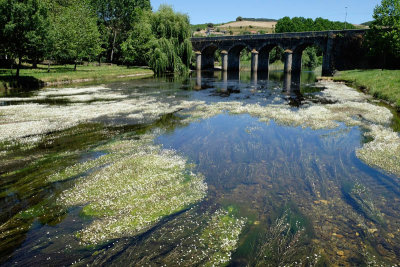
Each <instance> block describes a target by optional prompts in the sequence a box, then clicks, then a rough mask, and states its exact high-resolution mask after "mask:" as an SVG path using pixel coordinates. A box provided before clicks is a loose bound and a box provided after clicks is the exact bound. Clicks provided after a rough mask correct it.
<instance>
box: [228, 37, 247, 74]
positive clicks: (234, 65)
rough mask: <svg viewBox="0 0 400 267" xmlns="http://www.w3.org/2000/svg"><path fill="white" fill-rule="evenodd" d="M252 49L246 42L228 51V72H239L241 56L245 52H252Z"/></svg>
mask: <svg viewBox="0 0 400 267" xmlns="http://www.w3.org/2000/svg"><path fill="white" fill-rule="evenodd" d="M251 49H252V48H251V47H249V46H248V45H247V44H245V43H244V42H239V43H236V44H234V45H232V46H231V47H229V48H228V49H227V52H228V62H227V63H228V65H227V70H230V71H239V70H240V55H241V52H242V51H243V50H248V51H251Z"/></svg>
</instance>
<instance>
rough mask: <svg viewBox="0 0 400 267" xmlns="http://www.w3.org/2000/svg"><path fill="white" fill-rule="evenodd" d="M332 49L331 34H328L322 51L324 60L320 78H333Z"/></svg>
mask: <svg viewBox="0 0 400 267" xmlns="http://www.w3.org/2000/svg"><path fill="white" fill-rule="evenodd" d="M332 47H333V37H332V33H330V34H329V37H328V41H327V43H326V48H325V51H324V58H323V59H322V76H333V72H334V68H333V66H332V65H333V64H332Z"/></svg>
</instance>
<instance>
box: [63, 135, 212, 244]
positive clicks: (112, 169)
mask: <svg viewBox="0 0 400 267" xmlns="http://www.w3.org/2000/svg"><path fill="white" fill-rule="evenodd" d="M149 139H151V137H148V136H147V137H146V136H145V137H143V139H140V140H125V141H119V142H112V143H110V144H107V145H105V146H102V147H99V148H98V149H99V150H108V151H110V154H109V155H113V154H115V155H114V157H113V156H110V157H109V158H108V159H113V160H114V161H112V162H111V161H110V162H109V165H107V166H105V167H103V168H100V169H99V170H97V171H94V172H93V173H91V174H90V175H89V176H88V177H85V178H82V179H81V180H79V181H78V182H77V183H76V185H75V186H74V187H73V188H72V189H70V190H68V191H66V192H65V193H63V194H62V195H61V196H60V198H59V200H58V202H59V203H60V204H63V205H66V206H77V205H82V206H84V208H83V210H82V214H83V215H85V216H91V217H93V218H94V221H93V222H92V224H91V225H89V226H88V227H87V228H85V229H83V230H82V231H80V232H79V238H80V239H81V240H82V242H84V243H87V244H95V243H101V242H104V241H107V240H109V239H114V238H119V237H125V236H132V235H136V234H138V233H140V232H142V231H144V230H145V229H148V228H149V227H151V226H152V225H154V224H155V223H157V222H158V221H160V220H161V219H162V218H164V217H166V216H168V215H171V214H174V213H176V212H179V211H181V210H183V209H186V208H187V207H189V206H190V205H192V204H193V203H196V202H198V201H199V200H201V199H202V198H203V197H204V195H205V192H206V190H207V186H206V185H205V184H204V182H203V179H204V178H203V177H202V176H201V175H199V174H194V173H192V172H191V171H190V170H188V165H187V163H186V160H185V159H184V158H182V157H180V156H179V155H177V154H176V153H175V152H174V151H170V150H163V149H161V148H160V147H159V146H154V145H152V144H151V143H150V142H149ZM102 163H103V162H102ZM90 166H91V167H92V166H93V164H92V163H91V164H90ZM78 169H79V171H80V170H82V168H78ZM73 174H76V172H75V173H73Z"/></svg>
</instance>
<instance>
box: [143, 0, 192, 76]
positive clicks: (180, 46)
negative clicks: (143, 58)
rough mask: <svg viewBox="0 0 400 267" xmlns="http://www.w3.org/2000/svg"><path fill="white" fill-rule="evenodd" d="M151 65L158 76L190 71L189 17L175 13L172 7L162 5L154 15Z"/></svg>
mask: <svg viewBox="0 0 400 267" xmlns="http://www.w3.org/2000/svg"><path fill="white" fill-rule="evenodd" d="M151 24H152V31H153V34H154V36H155V39H154V40H153V41H152V45H151V53H150V55H151V56H150V60H149V65H150V68H152V69H153V70H154V72H155V73H156V74H160V73H164V72H183V71H185V70H188V68H189V66H190V62H191V59H192V44H191V42H190V39H189V38H190V34H191V30H190V22H189V17H188V16H187V15H185V14H182V13H175V12H174V10H173V9H172V8H171V7H170V6H166V5H161V6H160V8H159V10H158V11H157V12H156V13H154V14H153V17H152V20H151Z"/></svg>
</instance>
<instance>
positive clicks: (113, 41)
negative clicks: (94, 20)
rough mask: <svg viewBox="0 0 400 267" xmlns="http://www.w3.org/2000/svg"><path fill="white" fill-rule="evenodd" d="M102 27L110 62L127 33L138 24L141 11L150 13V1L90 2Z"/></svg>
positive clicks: (106, 0)
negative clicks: (106, 38) (106, 39)
mask: <svg viewBox="0 0 400 267" xmlns="http://www.w3.org/2000/svg"><path fill="white" fill-rule="evenodd" d="M91 1H92V5H93V6H94V7H95V9H96V13H97V14H98V18H99V23H100V24H102V25H103V26H102V27H101V29H103V32H102V35H106V36H108V41H107V42H108V45H107V50H108V51H109V55H110V57H109V59H110V62H113V61H114V60H115V54H116V52H117V51H118V49H119V48H120V45H121V44H122V43H123V42H124V41H125V40H126V38H127V37H128V35H129V31H130V30H131V29H132V28H133V27H134V24H135V23H137V22H138V18H139V17H140V14H141V12H142V11H143V10H145V11H146V10H147V11H151V5H150V0H91Z"/></svg>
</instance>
